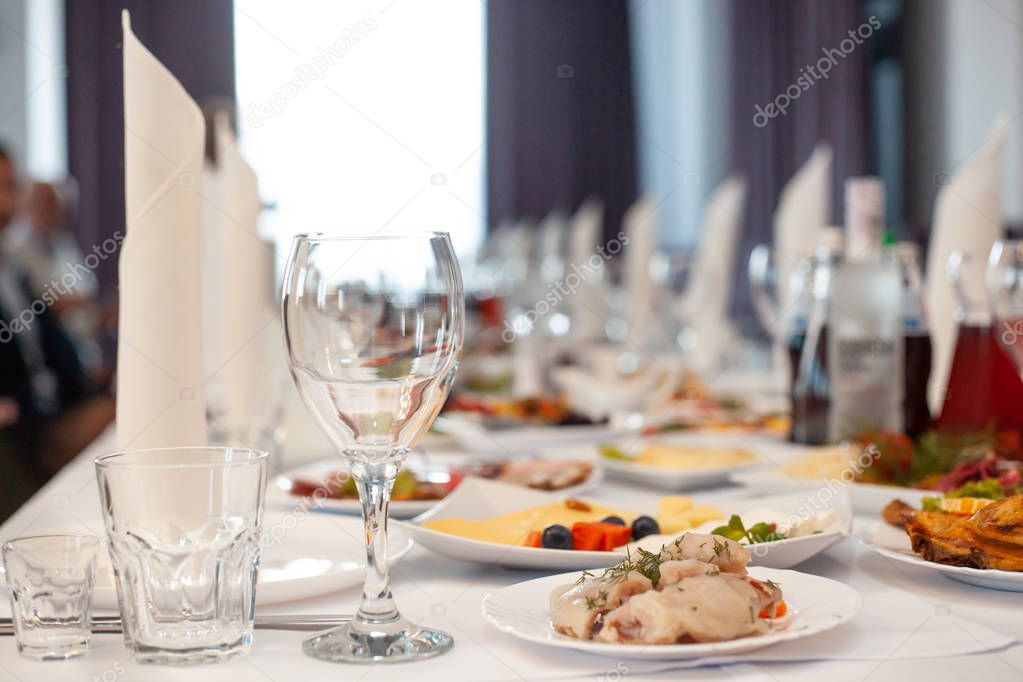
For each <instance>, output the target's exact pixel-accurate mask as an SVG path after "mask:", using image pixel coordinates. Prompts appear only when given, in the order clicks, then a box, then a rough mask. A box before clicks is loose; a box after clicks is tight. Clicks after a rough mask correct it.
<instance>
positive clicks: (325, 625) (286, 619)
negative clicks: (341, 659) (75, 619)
mask: <svg viewBox="0 0 1023 682" xmlns="http://www.w3.org/2000/svg"><path fill="white" fill-rule="evenodd" d="M351 619H352V617H351V616H328V615H308V614H307V615H298V616H283V615H280V616H278V615H270V616H259V615H257V616H256V620H255V623H254V626H255V628H256V629H257V630H302V631H316V630H327V629H330V628H332V627H334V626H337V625H342V624H344V623H347V622H348V621H350V620H351ZM92 631H93V632H95V633H111V632H113V633H116V632H121V631H122V630H121V617H120V616H93V617H92ZM13 634H14V623H12V622H11V619H10V618H0V635H13Z"/></svg>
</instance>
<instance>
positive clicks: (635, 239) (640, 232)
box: [622, 195, 657, 348]
mask: <svg viewBox="0 0 1023 682" xmlns="http://www.w3.org/2000/svg"><path fill="white" fill-rule="evenodd" d="M622 222H623V223H624V232H625V236H626V238H627V239H628V240H629V243H628V244H626V245H625V263H624V265H623V272H622V281H623V285H624V288H625V297H626V302H627V308H626V311H625V321H626V324H627V325H628V330H629V341H631V342H632V343H634V344H636V345H638V346H640V347H641V348H647V347H648V345H649V344H650V342H651V341H652V337H653V336H654V329H653V327H654V323H655V321H656V317H655V314H654V300H653V299H654V282H653V278H652V277H651V274H650V259H651V258H652V257H653V255H654V250H655V249H656V248H657V206H656V205H655V204H654V201H653V198H652V197H650V196H649V195H644V196H641V197H640V198H639V199H637V200H636V201H635V203H633V204H632V206H630V207H629V210H627V211H626V212H625V217H624V218H623V219H622Z"/></svg>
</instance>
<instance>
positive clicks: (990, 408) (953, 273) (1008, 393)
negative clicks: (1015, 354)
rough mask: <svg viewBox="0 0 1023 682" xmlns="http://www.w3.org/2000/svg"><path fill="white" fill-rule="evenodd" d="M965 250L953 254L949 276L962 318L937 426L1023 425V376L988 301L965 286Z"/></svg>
mask: <svg viewBox="0 0 1023 682" xmlns="http://www.w3.org/2000/svg"><path fill="white" fill-rule="evenodd" d="M963 260H964V256H962V254H959V253H955V254H953V255H952V257H951V258H950V259H949V278H950V279H951V281H952V285H953V288H954V289H955V292H956V299H957V306H958V307H957V310H956V318H957V320H958V322H959V328H958V334H957V336H956V345H955V353H954V354H953V356H952V369H951V371H950V372H949V377H948V388H947V389H946V390H945V402H944V404H943V406H942V409H941V416H940V417H938V421H937V423H936V426H937V428H938V429H939V430H942V431H974V430H979V429H984V428H987V427H992V426H993V427H994V428H996V429H997V430H999V431H1001V430H1007V429H1013V430H1018V429H1021V428H1023V410H1021V409H1020V405H1023V381H1021V380H1020V375H1019V373H1018V372H1017V371H1016V366H1015V365H1014V364H1013V363H1012V360H1010V359H1009V357H1008V356H1007V355H1006V354H1005V351H1004V350H1003V349H1002V346H1001V344H1000V343H999V342H998V337H997V336H996V333H997V330H996V329H995V327H994V326H993V324H992V316H991V311H990V310H989V309H988V307H987V304H986V302H984V303H980V302H977V301H971V300H970V299H969V298H968V297H967V296H966V295H965V293H964V292H963V288H962V286H961V281H960V278H959V271H960V269H961V267H962V263H963Z"/></svg>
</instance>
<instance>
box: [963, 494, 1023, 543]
mask: <svg viewBox="0 0 1023 682" xmlns="http://www.w3.org/2000/svg"><path fill="white" fill-rule="evenodd" d="M970 520H971V521H972V522H973V529H974V532H975V533H976V534H977V535H978V536H979V537H981V538H983V539H984V540H986V541H988V542H997V543H1002V544H1005V545H1007V547H1006V551H1016V552H1020V553H1021V554H1023V495H1013V496H1012V497H1006V498H1005V499H1004V500H998V501H996V502H994V503H992V504H989V505H988V506H986V507H984V508H983V509H981V510H980V511H978V512H977V513H976V514H974V515H973V516H972V517H971V518H970Z"/></svg>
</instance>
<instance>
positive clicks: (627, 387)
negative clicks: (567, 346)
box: [551, 365, 678, 421]
mask: <svg viewBox="0 0 1023 682" xmlns="http://www.w3.org/2000/svg"><path fill="white" fill-rule="evenodd" d="M551 378H552V380H553V381H554V384H555V385H556V386H557V387H558V389H559V390H560V391H562V392H563V393H564V395H565V398H566V400H567V401H568V405H569V407H571V408H572V411H574V412H577V413H579V414H582V415H585V416H587V417H589V418H590V419H592V420H593V421H600V420H602V419H606V418H609V417H611V416H613V415H615V414H618V413H645V412H648V411H651V410H656V409H659V408H663V406H664V405H666V404H667V403H668V402H669V401H670V399H671V396H672V394H673V393H674V392H675V388H676V387H677V386H678V379H677V378H676V377H675V376H674V375H673V374H672V373H671V372H670V371H669V370H667V369H665V368H663V367H661V366H659V365H650V366H649V367H647V368H645V369H643V370H641V371H639V372H637V373H636V374H635V375H633V376H629V377H627V378H614V379H608V378H602V377H600V376H597V375H596V373H595V372H594V371H593V370H591V369H589V368H587V369H581V368H579V367H558V368H555V369H554V370H552V377H551Z"/></svg>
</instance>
